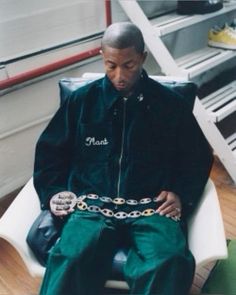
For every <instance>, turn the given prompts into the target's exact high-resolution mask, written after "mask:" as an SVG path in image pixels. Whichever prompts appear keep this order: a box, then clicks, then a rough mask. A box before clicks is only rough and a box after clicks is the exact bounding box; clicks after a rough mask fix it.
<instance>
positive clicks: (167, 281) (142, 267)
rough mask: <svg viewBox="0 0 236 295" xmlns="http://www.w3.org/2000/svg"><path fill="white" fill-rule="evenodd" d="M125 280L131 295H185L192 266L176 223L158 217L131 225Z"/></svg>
mask: <svg viewBox="0 0 236 295" xmlns="http://www.w3.org/2000/svg"><path fill="white" fill-rule="evenodd" d="M129 231H130V236H131V244H132V245H131V249H130V252H129V254H128V259H127V263H126V266H125V269H124V271H125V276H126V278H127V282H128V284H129V286H130V289H131V294H136V295H137V294H142V295H148V294H152V295H154V294H155V295H187V294H188V292H189V289H190V287H191V284H192V280H193V275H194V270H195V262H194V258H193V255H192V254H191V252H190V251H189V250H188V247H187V244H186V238H185V235H184V233H183V230H182V227H181V225H180V223H179V222H175V221H173V220H171V219H169V218H166V217H164V216H159V215H158V214H155V215H152V216H149V217H141V218H138V219H137V220H135V221H134V222H132V223H131V224H130V228H129Z"/></svg>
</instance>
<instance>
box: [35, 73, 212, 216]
mask: <svg viewBox="0 0 236 295" xmlns="http://www.w3.org/2000/svg"><path fill="white" fill-rule="evenodd" d="M212 160H213V157H212V152H211V149H210V147H209V145H208V142H207V141H206V139H205V137H204V135H203V134H202V131H201V130H200V128H199V126H198V124H197V122H196V120H195V118H194V116H193V114H192V110H191V108H190V106H189V105H188V104H187V103H186V101H185V100H184V98H183V97H182V96H181V95H178V94H177V93H176V92H175V91H172V90H170V89H169V88H168V87H165V86H163V85H162V84H160V83H158V82H156V81H154V80H152V79H151V78H149V77H148V75H147V74H146V72H145V71H143V74H142V76H141V78H140V81H139V83H138V85H137V86H136V89H135V91H134V93H133V94H132V96H130V97H129V98H128V99H126V98H124V97H122V96H121V94H120V93H119V92H118V91H117V90H116V89H115V88H114V87H113V85H112V83H111V82H110V81H109V79H108V77H107V76H105V77H104V78H101V79H98V80H96V81H93V82H91V83H89V84H88V85H85V86H83V87H81V88H79V89H77V90H75V91H74V92H73V93H72V95H71V96H70V97H69V98H68V99H66V100H65V101H64V103H63V104H62V105H61V107H60V108H59V109H58V111H57V112H56V114H55V116H54V117H53V119H52V120H51V121H50V123H49V125H48V126H47V128H46V129H45V131H44V132H43V133H42V135H41V136H40V138H39V140H38V143H37V146H36V154H35V165H34V185H35V188H36V190H37V192H38V195H39V198H40V201H41V207H42V209H46V208H48V206H49V200H50V198H51V196H52V195H54V194H55V193H58V192H60V191H65V190H67V191H72V192H74V193H75V194H77V195H81V194H85V193H95V194H98V195H101V196H109V197H117V196H119V197H124V198H132V199H134V198H135V199H137V200H138V199H140V198H143V197H146V196H156V195H158V193H160V191H162V190H168V191H172V192H174V193H176V194H178V195H179V197H180V198H181V201H182V205H183V209H184V214H185V215H187V214H189V213H190V212H191V211H192V210H193V209H194V208H195V206H196V204H197V202H198V200H199V198H200V196H201V194H202V191H203V189H204V186H205V184H206V181H207V179H208V177H209V172H210V169H211V165H212Z"/></svg>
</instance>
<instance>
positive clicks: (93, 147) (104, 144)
mask: <svg viewBox="0 0 236 295" xmlns="http://www.w3.org/2000/svg"><path fill="white" fill-rule="evenodd" d="M111 147H112V124H111V123H110V122H103V123H99V124H81V126H80V148H81V155H82V159H84V160H86V161H88V160H89V161H93V162H94V161H104V160H108V159H109V157H110V155H111Z"/></svg>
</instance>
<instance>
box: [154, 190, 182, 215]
mask: <svg viewBox="0 0 236 295" xmlns="http://www.w3.org/2000/svg"><path fill="white" fill-rule="evenodd" d="M156 200H157V201H160V202H162V204H161V205H160V207H159V208H158V209H157V212H158V213H159V214H160V215H165V216H166V217H171V218H172V219H174V220H179V219H180V217H181V211H182V205H181V201H180V198H179V197H178V196H177V195H176V194H175V193H172V192H168V191H162V192H161V193H160V195H159V196H158V197H157V199H156Z"/></svg>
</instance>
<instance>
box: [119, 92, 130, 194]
mask: <svg viewBox="0 0 236 295" xmlns="http://www.w3.org/2000/svg"><path fill="white" fill-rule="evenodd" d="M127 99H128V98H127V97H123V101H124V109H123V122H122V137H121V150H120V157H119V162H118V163H119V174H118V181H117V197H120V183H121V164H122V159H123V152H124V141H125V121H126V102H127Z"/></svg>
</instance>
